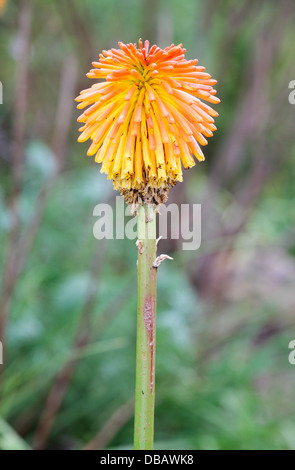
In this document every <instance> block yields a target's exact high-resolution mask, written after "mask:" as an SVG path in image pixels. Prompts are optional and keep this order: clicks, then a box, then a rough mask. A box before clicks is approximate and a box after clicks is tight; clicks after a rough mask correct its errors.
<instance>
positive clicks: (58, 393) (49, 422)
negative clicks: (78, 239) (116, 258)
mask: <svg viewBox="0 0 295 470" xmlns="http://www.w3.org/2000/svg"><path fill="white" fill-rule="evenodd" d="M104 252H105V250H104V249H102V246H101V243H97V248H96V252H95V255H94V258H93V261H92V266H91V269H90V282H89V285H88V291H87V293H86V297H85V302H84V306H83V309H82V312H81V316H80V321H79V324H78V327H77V330H76V335H75V339H74V341H73V346H72V349H73V350H74V351H76V350H78V349H80V348H82V347H84V346H85V345H86V344H87V343H88V341H89V336H90V331H91V329H90V317H91V315H92V313H93V310H94V307H95V301H96V297H97V289H96V288H95V286H94V281H95V284H97V280H98V277H99V273H100V270H101V268H102V265H103V258H102V257H103V256H104ZM78 362H79V360H78V359H69V360H67V361H66V363H65V364H64V365H63V367H62V368H61V370H60V371H59V373H58V374H57V376H56V377H55V380H54V383H53V385H52V387H51V390H50V392H49V395H48V398H47V400H46V403H45V406H44V409H43V412H42V415H41V418H40V421H39V424H38V426H37V430H36V433H35V438H34V445H33V447H34V449H43V448H44V447H45V445H46V442H47V439H48V437H49V434H50V431H51V429H52V427H53V424H54V421H55V418H56V416H57V414H58V411H59V409H60V406H61V404H62V402H63V399H64V397H65V394H66V392H67V389H68V386H69V383H70V381H71V378H72V376H73V374H74V372H75V369H76V366H77V364H78Z"/></svg>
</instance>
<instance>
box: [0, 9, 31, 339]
mask: <svg viewBox="0 0 295 470" xmlns="http://www.w3.org/2000/svg"><path fill="white" fill-rule="evenodd" d="M20 3H21V5H20V14H19V30H18V44H19V47H20V50H19V60H18V67H17V69H16V77H17V78H16V87H15V102H14V113H13V114H14V115H13V133H12V139H13V147H12V162H11V163H12V188H11V194H10V197H9V203H8V205H9V208H10V214H11V228H10V231H9V235H8V242H7V246H6V253H5V258H4V268H3V279H2V292H3V293H2V296H3V297H4V301H2V302H0V339H1V340H2V341H3V340H4V334H5V326H6V321H7V316H8V310H9V300H10V295H9V296H8V295H7V292H10V291H11V285H12V284H13V283H14V278H15V276H16V272H17V259H16V257H15V254H14V253H15V245H16V243H17V240H18V237H19V234H20V218H19V208H18V206H19V196H20V193H21V186H22V173H23V168H24V165H23V156H24V138H25V119H26V109H27V94H28V75H29V56H30V39H31V24H32V0H22V1H21V2H20Z"/></svg>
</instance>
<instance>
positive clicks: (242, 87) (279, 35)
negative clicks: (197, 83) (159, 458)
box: [0, 0, 295, 450]
mask: <svg viewBox="0 0 295 470" xmlns="http://www.w3.org/2000/svg"><path fill="white" fill-rule="evenodd" d="M0 13H1V16H0V63H1V68H0V80H1V82H2V84H3V104H1V105H0V124H1V129H0V167H1V187H0V227H1V235H0V237H1V255H0V256H1V265H2V281H1V282H2V285H1V297H0V315H1V317H0V339H1V341H2V342H3V345H4V358H3V359H4V364H3V365H1V366H0V387H1V392H0V393H1V403H0V415H1V419H0V448H1V449H27V448H36V449H41V448H47V449H81V448H87V449H104V448H112V449H127V448H131V447H132V438H133V402H132V400H133V395H134V380H135V328H136V256H137V250H136V247H135V244H134V242H133V241H130V240H107V241H106V240H103V241H97V240H95V238H94V236H93V233H92V230H93V225H94V222H95V220H96V219H95V218H94V217H93V208H94V206H95V205H96V204H98V203H101V202H109V203H112V204H114V202H115V196H116V194H115V192H114V191H113V190H112V185H111V183H110V182H109V181H107V180H106V178H105V175H101V174H100V172H99V167H98V165H97V164H95V163H94V161H93V159H92V158H90V157H87V156H86V151H87V146H88V145H87V143H86V144H83V145H81V144H78V143H77V141H76V140H77V136H78V132H77V130H78V127H79V125H78V124H77V123H76V118H77V116H78V115H79V112H78V111H77V110H76V109H75V104H74V101H73V100H74V97H75V96H76V95H77V94H78V93H79V90H80V89H82V88H87V87H88V86H90V84H92V83H91V81H90V80H89V79H87V78H86V76H85V74H86V73H87V72H88V70H89V68H90V66H91V61H92V60H97V57H98V53H99V52H100V51H101V50H102V49H108V48H111V47H116V44H117V41H118V40H120V41H123V42H136V41H137V40H138V38H139V37H142V38H143V39H146V38H147V39H149V40H150V42H151V43H152V44H153V43H157V44H158V45H159V46H161V47H166V46H168V45H170V43H172V42H174V43H180V42H181V43H183V45H184V47H186V48H187V56H186V57H187V58H189V59H191V58H195V57H197V58H199V63H200V64H201V65H205V66H206V68H207V70H208V72H209V73H210V74H211V75H212V76H213V77H214V78H216V79H217V80H218V84H217V86H216V88H217V90H218V96H219V97H220V98H221V104H220V105H218V107H216V109H217V110H218V112H219V114H220V116H219V117H218V118H217V120H216V124H217V127H218V131H217V132H216V133H215V135H214V137H213V138H212V139H210V140H209V145H208V147H207V148H206V149H205V154H206V162H205V163H203V164H199V165H197V166H196V167H195V168H194V169H192V170H191V171H190V172H186V173H185V178H184V183H183V184H178V185H177V186H176V187H175V188H174V189H173V190H172V191H171V196H170V198H169V202H176V203H177V204H181V203H198V204H202V244H201V247H200V249H199V250H197V251H182V249H181V240H180V241H179V240H169V239H168V240H162V241H161V242H160V245H159V251H160V252H161V253H167V254H169V255H171V256H173V257H174V261H173V262H166V264H165V263H163V264H162V265H161V268H160V269H159V273H158V313H157V360H156V369H157V371H156V372H157V374H156V390H157V397H156V425H155V447H156V448H157V449H231V450H233V449H277V450H280V449H294V448H295V422H294V418H295V400H294V390H295V366H292V365H291V364H289V362H288V355H289V353H290V350H289V349H288V345H289V342H290V341H291V340H293V339H295V328H294V321H295V318H294V313H295V312H294V311H295V289H294V282H295V242H294V235H295V212H294V206H293V204H294V196H295V185H294V177H295V145H294V123H295V105H291V104H290V103H289V100H288V96H289V93H290V91H291V90H290V89H289V88H288V86H289V82H290V81H291V80H295V64H294V52H295V51H294V48H295V46H294V44H295V30H294V21H295V4H294V1H293V0H282V1H281V2H277V1H274V0H269V1H260V2H254V1H252V0H242V1H239V2H237V1H234V0H224V1H217V0H206V1H205V0H204V1H201V0H185V1H177V0H169V1H168V0H158V1H157V0H84V1H83V2H81V1H78V0H52V1H45V0H18V1H12V0H8V1H4V0H1V1H0Z"/></svg>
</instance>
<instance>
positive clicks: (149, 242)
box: [134, 204, 157, 450]
mask: <svg viewBox="0 0 295 470" xmlns="http://www.w3.org/2000/svg"><path fill="white" fill-rule="evenodd" d="M137 227H138V241H137V248H138V264H137V279H138V312H137V344H136V390H135V425H134V449H135V450H152V449H153V441H154V407H155V346H156V343H155V322H156V275H157V268H156V267H154V266H153V264H154V261H155V259H156V251H157V246H156V214H155V210H154V208H153V206H150V205H146V204H144V205H142V206H140V207H139V209H138V225H137Z"/></svg>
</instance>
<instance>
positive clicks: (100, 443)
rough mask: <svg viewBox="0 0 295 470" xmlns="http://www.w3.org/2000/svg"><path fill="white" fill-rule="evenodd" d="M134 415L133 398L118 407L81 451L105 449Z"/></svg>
mask: <svg viewBox="0 0 295 470" xmlns="http://www.w3.org/2000/svg"><path fill="white" fill-rule="evenodd" d="M133 413H134V398H132V399H131V400H128V401H127V402H126V403H124V404H123V405H122V406H120V407H119V408H118V409H117V410H116V411H115V412H114V414H113V415H112V416H111V417H110V418H109V420H108V421H107V422H106V423H105V424H104V425H103V426H102V428H101V430H100V431H99V432H98V433H97V435H96V436H95V437H94V438H93V439H92V440H91V441H90V442H89V443H88V444H87V445H86V446H85V447H83V449H82V450H99V449H105V448H106V446H107V445H108V444H109V443H110V442H111V441H112V440H113V439H114V437H115V436H116V435H117V434H118V432H119V431H120V430H121V429H122V428H123V426H125V424H126V423H128V421H129V420H130V418H132V416H133Z"/></svg>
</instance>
